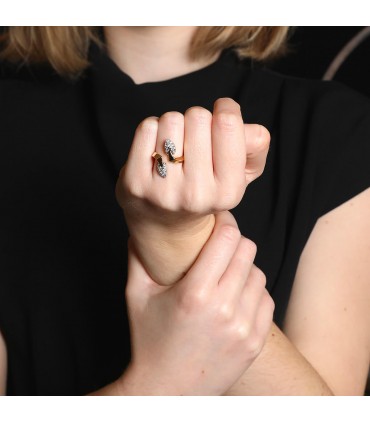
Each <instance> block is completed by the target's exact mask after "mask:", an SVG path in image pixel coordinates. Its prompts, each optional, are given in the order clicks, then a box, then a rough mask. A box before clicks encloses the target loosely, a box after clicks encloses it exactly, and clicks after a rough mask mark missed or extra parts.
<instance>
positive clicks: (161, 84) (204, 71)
mask: <svg viewBox="0 0 370 423" xmlns="http://www.w3.org/2000/svg"><path fill="white" fill-rule="evenodd" d="M88 59H89V62H90V63H91V67H92V69H93V70H95V71H97V72H98V73H99V74H102V73H105V74H106V75H107V74H109V75H110V77H111V78H113V79H115V80H118V79H119V80H121V82H125V84H126V86H127V88H131V89H133V90H136V91H143V90H149V91H151V90H157V89H158V90H162V89H163V88H171V87H178V86H181V85H184V86H189V84H190V85H191V84H192V82H195V81H196V80H204V78H205V77H207V75H211V74H213V73H214V72H216V71H217V70H218V69H219V68H220V67H222V66H223V65H226V66H227V64H229V65H231V64H234V66H235V63H236V62H239V61H240V59H239V58H238V57H237V55H236V53H235V52H234V50H233V49H232V48H226V49H224V50H222V51H221V53H220V55H219V57H218V58H217V59H216V60H215V61H213V62H212V63H210V64H208V65H207V66H204V67H202V68H200V69H196V70H194V71H191V72H188V73H185V74H182V75H178V76H175V77H172V78H168V79H164V80H161V81H148V82H143V83H136V82H135V81H134V80H133V79H132V78H131V76H130V75H128V74H127V73H126V72H124V71H123V70H122V69H121V68H119V67H118V65H117V64H116V63H115V62H114V60H113V59H111V57H110V56H109V55H108V54H107V51H106V48H105V46H103V47H102V48H100V47H99V46H98V45H97V44H96V43H95V42H91V44H90V47H89V53H88Z"/></svg>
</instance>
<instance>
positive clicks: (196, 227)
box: [129, 215, 216, 285]
mask: <svg viewBox="0 0 370 423" xmlns="http://www.w3.org/2000/svg"><path fill="white" fill-rule="evenodd" d="M215 221H216V219H215V216H214V215H209V216H206V217H202V218H201V219H199V220H197V221H196V220H195V221H193V222H192V224H191V225H189V223H187V225H186V228H181V227H175V228H168V229H166V228H164V227H163V226H161V227H156V226H153V225H148V227H145V226H143V225H142V224H141V225H140V226H137V227H135V229H134V230H133V228H132V229H131V228H130V225H129V230H130V229H131V230H130V238H131V242H132V243H133V245H134V247H135V250H136V253H137V255H138V257H139V258H140V260H141V262H142V264H143V265H144V267H145V269H146V271H147V272H148V273H149V275H150V276H151V277H152V278H153V280H155V281H156V282H158V283H159V284H161V285H171V284H172V283H175V282H177V281H179V280H180V279H181V278H182V277H183V276H184V274H186V272H187V271H188V270H189V269H190V267H191V266H192V265H193V263H194V262H195V260H196V258H197V257H198V255H199V253H200V251H201V250H202V248H203V246H204V245H205V243H206V242H207V241H208V239H209V237H210V235H211V233H212V231H213V228H214V226H215ZM131 222H132V220H131ZM130 224H131V225H133V223H130Z"/></svg>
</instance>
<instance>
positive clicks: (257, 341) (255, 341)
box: [247, 335, 263, 357]
mask: <svg viewBox="0 0 370 423" xmlns="http://www.w3.org/2000/svg"><path fill="white" fill-rule="evenodd" d="M262 347H263V341H262V338H261V337H260V336H258V335H253V336H249V337H248V340H247V349H248V353H249V355H250V356H252V357H257V356H258V354H259V353H260V352H261V350H262Z"/></svg>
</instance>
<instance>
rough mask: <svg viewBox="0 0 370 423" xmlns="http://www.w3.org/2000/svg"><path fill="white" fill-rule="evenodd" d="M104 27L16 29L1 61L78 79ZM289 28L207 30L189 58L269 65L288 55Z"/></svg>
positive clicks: (8, 34)
mask: <svg viewBox="0 0 370 423" xmlns="http://www.w3.org/2000/svg"><path fill="white" fill-rule="evenodd" d="M101 28H102V27H92V26H13V27H6V29H5V31H4V32H3V34H1V35H0V59H1V60H5V61H9V62H12V63H19V62H21V65H23V64H33V63H49V65H50V66H52V67H53V68H54V70H55V71H56V72H57V73H58V74H59V75H61V76H63V77H67V78H72V79H74V78H78V77H79V76H80V75H81V74H82V72H83V71H84V70H85V69H86V68H87V67H88V66H89V64H90V63H89V61H88V49H89V45H90V42H92V41H94V42H95V43H96V44H98V45H99V46H100V47H103V46H104V43H103V41H102V39H101V37H100V36H99V31H100V30H101ZM288 33H289V27H287V26H244V27H243V26H208V27H207V26H205V27H199V28H198V30H197V31H196V32H195V35H194V37H193V40H192V43H191V47H190V56H191V58H193V59H196V58H198V57H201V56H209V57H211V56H213V55H214V54H215V53H217V52H218V51H220V50H224V49H226V48H234V49H235V51H236V52H237V54H238V55H239V57H241V58H244V57H250V58H252V59H255V60H259V61H266V60H270V59H272V58H276V57H279V56H281V55H282V54H285V53H286V52H287V51H288V47H287V39H288Z"/></svg>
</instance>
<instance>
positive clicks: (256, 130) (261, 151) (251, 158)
mask: <svg viewBox="0 0 370 423" xmlns="http://www.w3.org/2000/svg"><path fill="white" fill-rule="evenodd" d="M244 130H245V139H246V144H247V164H246V167H245V176H246V179H247V183H250V182H252V181H254V180H255V179H257V178H258V177H259V176H261V174H262V172H263V170H264V168H265V164H266V159H267V153H268V150H269V146H270V132H269V131H268V130H267V129H266V128H265V127H264V126H262V125H258V124H248V123H247V124H244Z"/></svg>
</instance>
